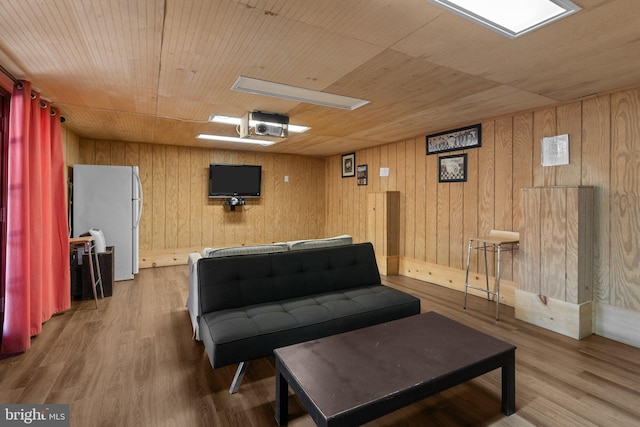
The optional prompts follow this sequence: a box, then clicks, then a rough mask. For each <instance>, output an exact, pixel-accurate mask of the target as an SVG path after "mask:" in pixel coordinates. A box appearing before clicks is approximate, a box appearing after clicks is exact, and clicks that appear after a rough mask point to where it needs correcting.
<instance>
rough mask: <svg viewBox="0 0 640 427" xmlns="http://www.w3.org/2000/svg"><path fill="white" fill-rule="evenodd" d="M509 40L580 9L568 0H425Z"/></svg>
mask: <svg viewBox="0 0 640 427" xmlns="http://www.w3.org/2000/svg"><path fill="white" fill-rule="evenodd" d="M427 1H428V2H430V3H433V4H436V5H438V6H442V7H444V8H445V9H447V10H450V11H451V12H453V13H456V14H458V15H460V16H462V17H463V18H466V19H469V20H470V21H473V22H475V23H477V24H480V25H482V26H483V27H486V28H489V29H491V30H493V31H495V32H497V33H499V34H502V35H503V36H506V37H508V38H511V39H515V38H516V37H520V36H522V35H524V34H527V33H529V32H531V31H533V30H536V29H538V28H540V27H543V26H545V25H548V24H550V23H552V22H555V21H557V20H559V19H562V18H565V17H567V16H569V15H571V14H573V13H576V12H578V11H580V10H581V8H580V7H579V6H578V5H576V4H575V3H573V2H572V1H570V0H525V1H522V0H521V1H513V0H482V1H478V0H427Z"/></svg>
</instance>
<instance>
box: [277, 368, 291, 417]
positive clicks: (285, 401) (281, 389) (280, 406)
mask: <svg viewBox="0 0 640 427" xmlns="http://www.w3.org/2000/svg"><path fill="white" fill-rule="evenodd" d="M280 365H281V362H280V360H279V359H278V358H276V423H277V424H278V425H279V426H286V425H287V422H288V420H289V384H288V383H287V380H285V378H284V377H283V376H282V373H281V370H282V368H281V366H280Z"/></svg>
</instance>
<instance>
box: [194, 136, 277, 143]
mask: <svg viewBox="0 0 640 427" xmlns="http://www.w3.org/2000/svg"><path fill="white" fill-rule="evenodd" d="M196 138H199V139H208V140H212V141H224V142H240V143H243V144H258V145H273V144H275V143H276V141H269V140H268V139H251V138H238V137H235V136H222V135H209V134H206V133H201V134H199V135H198V136H197V137H196Z"/></svg>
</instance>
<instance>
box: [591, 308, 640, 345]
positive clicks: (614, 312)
mask: <svg viewBox="0 0 640 427" xmlns="http://www.w3.org/2000/svg"><path fill="white" fill-rule="evenodd" d="M595 311H596V316H595V319H596V320H595V322H594V329H595V330H594V332H595V333H596V334H597V335H600V336H603V337H605V338H609V339H612V340H614V341H620V342H622V343H625V344H629V345H632V346H634V347H639V348H640V328H638V327H637V326H636V327H632V325H640V312H639V311H634V310H629V309H625V308H621V307H616V306H614V305H610V304H605V303H603V302H596V303H595Z"/></svg>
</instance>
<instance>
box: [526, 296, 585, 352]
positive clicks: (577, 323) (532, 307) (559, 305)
mask: <svg viewBox="0 0 640 427" xmlns="http://www.w3.org/2000/svg"><path fill="white" fill-rule="evenodd" d="M516 319H518V320H522V321H525V322H527V323H531V324H533V325H536V326H540V327H541V328H545V329H548V330H550V331H553V332H557V333H559V334H562V335H566V336H568V337H571V338H574V339H577V340H579V339H582V338H584V337H587V336H589V335H591V334H592V333H593V303H592V302H591V301H589V302H585V303H582V304H572V303H569V302H566V301H560V300H557V299H553V298H549V297H544V296H540V295H537V294H534V293H532V292H527V291H522V290H520V289H516Z"/></svg>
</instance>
